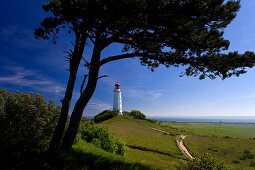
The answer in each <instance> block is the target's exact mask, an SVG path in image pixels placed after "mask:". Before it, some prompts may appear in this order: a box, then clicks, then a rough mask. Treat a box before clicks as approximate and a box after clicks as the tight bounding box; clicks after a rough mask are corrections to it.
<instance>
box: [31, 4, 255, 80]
mask: <svg viewBox="0 0 255 170" xmlns="http://www.w3.org/2000/svg"><path fill="white" fill-rule="evenodd" d="M43 7H44V9H45V10H46V11H51V12H52V13H53V17H49V18H46V19H45V20H44V21H43V22H42V23H41V27H40V28H39V29H37V30H36V32H35V33H36V36H37V38H45V39H49V38H50V36H51V35H53V36H52V38H53V40H55V39H56V37H57V33H58V32H59V31H60V29H61V28H67V29H68V32H72V31H74V32H75V33H78V32H82V31H84V33H86V34H87V35H88V37H89V38H90V40H91V41H92V42H93V43H95V42H96V41H98V40H99V39H100V41H101V43H100V49H101V50H102V49H104V48H105V47H107V46H109V45H110V44H111V43H121V44H124V46H123V54H122V55H118V56H111V57H108V58H106V59H103V60H101V62H100V65H103V64H105V63H107V62H110V61H113V60H118V59H122V58H131V57H140V59H141V63H142V64H143V65H146V66H148V67H149V68H151V69H153V68H155V67H158V65H159V64H164V65H165V66H167V67H170V66H178V65H188V66H189V67H188V69H187V70H186V75H197V74H198V73H200V74H201V76H200V78H201V79H202V78H204V77H205V76H209V77H210V78H215V76H214V75H220V76H222V78H226V77H228V76H229V75H230V76H231V75H232V74H236V75H239V74H240V73H243V68H242V69H240V67H241V66H244V67H245V66H250V67H252V66H253V62H250V61H248V62H247V60H246V58H248V57H250V56H252V55H253V53H246V54H244V55H239V54H238V53H236V52H235V53H230V54H228V55H227V54H220V52H221V51H222V50H227V49H228V47H229V41H228V40H225V39H224V37H223V33H224V31H223V29H224V28H225V27H226V26H227V25H228V24H229V23H230V22H231V21H232V20H233V19H234V18H235V16H236V13H237V11H238V10H239V8H240V5H239V1H227V2H224V0H209V1H208V0H143V1H140V0H128V1H126V0H109V1H101V0H76V1H66V0H51V1H50V2H49V3H47V4H44V6H43ZM243 57H244V59H242V60H243V61H244V62H242V63H240V62H237V63H239V64H237V63H234V62H233V61H231V59H232V60H233V59H234V60H236V59H238V60H240V58H243ZM210 61H213V62H210ZM215 62H216V63H217V64H215ZM219 65H220V66H224V67H225V68H224V69H223V68H220V67H219ZM229 65H232V67H230V66H229ZM236 68H239V69H237V70H235V69H236ZM230 70H231V72H229V71H230ZM206 73H213V74H206Z"/></svg>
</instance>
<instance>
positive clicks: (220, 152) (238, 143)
mask: <svg viewBox="0 0 255 170" xmlns="http://www.w3.org/2000/svg"><path fill="white" fill-rule="evenodd" d="M185 140H186V141H185V142H186V144H187V145H188V147H189V149H190V150H191V151H192V152H195V153H196V154H202V153H209V154H211V155H212V156H213V157H214V158H216V159H218V160H222V161H224V162H225V163H226V164H228V165H230V166H232V167H234V168H237V169H250V168H251V167H249V166H250V164H251V163H252V162H254V161H255V159H254V158H253V159H246V160H240V158H241V157H242V155H243V152H244V150H245V149H247V150H248V151H250V152H251V153H253V154H255V140H250V139H231V138H230V139H229V138H223V137H208V136H199V135H189V136H188V137H187V138H186V139H185ZM253 169H254V168H253Z"/></svg>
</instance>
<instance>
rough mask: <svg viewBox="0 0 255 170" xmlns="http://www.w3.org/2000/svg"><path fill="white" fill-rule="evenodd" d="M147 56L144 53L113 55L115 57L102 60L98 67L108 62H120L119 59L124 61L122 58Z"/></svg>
mask: <svg viewBox="0 0 255 170" xmlns="http://www.w3.org/2000/svg"><path fill="white" fill-rule="evenodd" d="M146 55H148V54H145V53H130V54H121V55H115V56H111V57H107V58H105V59H103V60H101V61H100V66H102V65H104V64H106V63H108V62H110V61H115V60H120V59H124V58H132V57H142V56H146Z"/></svg>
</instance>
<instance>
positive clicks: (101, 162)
mask: <svg viewBox="0 0 255 170" xmlns="http://www.w3.org/2000/svg"><path fill="white" fill-rule="evenodd" d="M112 158H113V157H111V156H109V157H107V156H102V155H99V154H98V153H95V154H94V153H89V152H84V151H83V150H79V149H72V150H71V151H70V152H66V153H61V154H56V155H50V154H46V153H42V154H38V153H22V154H19V155H11V154H1V156H0V159H1V160H0V169H88V170H90V169H91V170H93V169H104V170H108V169H109V170H113V169H115V170H116V169H120V170H122V169H123V170H124V169H125V170H126V169H130V170H133V169H134V170H138V169H145V170H146V169H155V168H152V167H149V166H148V165H144V164H140V163H129V162H126V161H125V159H124V158H115V159H112Z"/></svg>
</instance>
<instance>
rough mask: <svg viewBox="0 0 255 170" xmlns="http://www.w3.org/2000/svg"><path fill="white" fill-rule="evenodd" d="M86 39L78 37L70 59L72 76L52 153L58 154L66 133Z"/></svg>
mask: <svg viewBox="0 0 255 170" xmlns="http://www.w3.org/2000/svg"><path fill="white" fill-rule="evenodd" d="M86 39H87V36H86V35H83V34H81V33H79V34H78V35H76V41H75V46H74V51H73V54H72V56H71V58H70V64H69V69H70V75H69V79H68V84H67V87H66V91H65V97H64V99H63V100H62V109H61V112H60V116H59V119H58V124H57V126H56V128H55V131H54V134H53V137H52V139H51V141H50V146H49V151H50V152H57V151H58V150H59V148H60V142H61V139H62V136H63V133H64V129H65V126H66V120H67V116H68V111H69V108H70V103H71V99H72V95H73V89H74V84H75V81H76V75H77V71H78V67H79V65H80V61H81V58H82V54H83V51H84V47H85V43H86Z"/></svg>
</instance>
